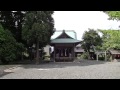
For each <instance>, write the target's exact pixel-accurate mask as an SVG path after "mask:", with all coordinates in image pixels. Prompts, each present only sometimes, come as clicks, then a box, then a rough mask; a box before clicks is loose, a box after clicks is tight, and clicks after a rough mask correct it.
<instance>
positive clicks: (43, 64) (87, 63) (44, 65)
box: [0, 60, 106, 77]
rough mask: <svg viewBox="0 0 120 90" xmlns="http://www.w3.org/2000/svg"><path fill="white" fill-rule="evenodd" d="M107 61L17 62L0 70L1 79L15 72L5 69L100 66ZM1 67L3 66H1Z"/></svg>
mask: <svg viewBox="0 0 120 90" xmlns="http://www.w3.org/2000/svg"><path fill="white" fill-rule="evenodd" d="M105 63H106V62H105V61H95V60H76V61H74V62H41V63H40V64H39V65H36V64H35V61H30V60H28V61H25V62H23V61H22V62H17V63H11V64H10V65H7V67H6V66H5V65H2V66H3V67H6V68H1V70H0V77H2V76H4V75H7V74H10V73H13V72H4V70H5V69H9V68H11V67H21V68H24V69H32V68H35V69H51V68H67V67H75V66H77V67H84V66H90V65H100V64H105ZM0 66H1V65H0Z"/></svg>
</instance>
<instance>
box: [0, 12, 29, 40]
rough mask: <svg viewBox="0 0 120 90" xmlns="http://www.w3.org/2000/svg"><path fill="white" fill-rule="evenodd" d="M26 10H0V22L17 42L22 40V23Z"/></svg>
mask: <svg viewBox="0 0 120 90" xmlns="http://www.w3.org/2000/svg"><path fill="white" fill-rule="evenodd" d="M26 12H27V11H0V24H1V25H2V26H3V28H4V29H8V30H10V31H11V33H12V34H13V36H14V38H15V39H16V40H17V42H22V37H21V36H22V35H21V33H22V23H23V21H24V16H25V14H26Z"/></svg>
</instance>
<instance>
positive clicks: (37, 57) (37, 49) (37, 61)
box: [36, 40, 39, 64]
mask: <svg viewBox="0 0 120 90" xmlns="http://www.w3.org/2000/svg"><path fill="white" fill-rule="evenodd" d="M36 51H37V53H36V64H39V41H38V40H37V48H36Z"/></svg>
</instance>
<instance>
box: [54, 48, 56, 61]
mask: <svg viewBox="0 0 120 90" xmlns="http://www.w3.org/2000/svg"><path fill="white" fill-rule="evenodd" d="M55 55H56V47H55V46H54V62H55Z"/></svg>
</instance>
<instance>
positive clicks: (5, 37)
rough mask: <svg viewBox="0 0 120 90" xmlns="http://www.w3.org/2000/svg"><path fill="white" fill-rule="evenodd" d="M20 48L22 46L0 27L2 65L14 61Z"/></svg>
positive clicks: (0, 58)
mask: <svg viewBox="0 0 120 90" xmlns="http://www.w3.org/2000/svg"><path fill="white" fill-rule="evenodd" d="M22 48H23V46H22V44H21V43H17V42H16V40H15V39H14V37H13V35H12V33H11V32H10V31H9V30H4V29H3V27H2V26H1V25H0V60H1V61H2V62H3V63H8V62H10V61H14V60H15V59H16V58H17V55H18V54H20V51H21V50H22Z"/></svg>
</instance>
